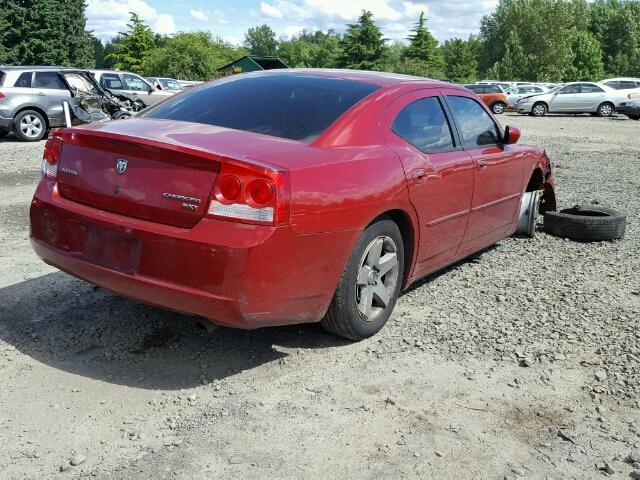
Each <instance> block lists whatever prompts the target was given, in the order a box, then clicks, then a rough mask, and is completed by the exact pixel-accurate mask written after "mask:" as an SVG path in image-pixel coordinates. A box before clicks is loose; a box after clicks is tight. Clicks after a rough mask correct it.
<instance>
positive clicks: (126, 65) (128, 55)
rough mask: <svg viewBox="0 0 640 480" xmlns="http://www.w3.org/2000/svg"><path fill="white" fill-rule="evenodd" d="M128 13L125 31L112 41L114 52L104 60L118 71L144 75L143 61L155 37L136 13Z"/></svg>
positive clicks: (150, 49)
mask: <svg viewBox="0 0 640 480" xmlns="http://www.w3.org/2000/svg"><path fill="white" fill-rule="evenodd" d="M129 13H130V14H131V19H130V22H129V23H128V24H127V31H126V32H120V34H119V35H118V37H117V38H116V39H114V40H113V42H112V43H113V48H114V51H113V53H109V54H108V55H107V56H106V57H105V58H106V60H108V61H109V62H110V63H111V64H112V65H113V67H115V68H118V69H120V70H129V71H131V72H134V73H144V66H143V65H144V61H145V59H146V57H147V55H149V54H150V53H151V51H152V50H153V49H154V47H155V35H154V33H153V31H152V30H151V28H149V26H148V25H147V24H146V23H144V21H143V20H142V19H141V18H140V16H139V15H138V14H137V13H134V12H129Z"/></svg>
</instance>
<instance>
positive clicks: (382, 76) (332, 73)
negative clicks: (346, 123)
mask: <svg viewBox="0 0 640 480" xmlns="http://www.w3.org/2000/svg"><path fill="white" fill-rule="evenodd" d="M281 72H282V73H294V74H299V75H315V76H321V77H329V78H341V79H345V80H355V81H358V82H364V83H371V84H373V85H377V86H379V87H386V86H389V85H395V84H399V83H410V82H411V83H414V82H420V83H422V84H428V85H433V86H443V85H450V84H448V83H446V82H441V81H439V80H432V79H430V78H424V77H414V76H411V75H402V74H399V73H388V72H371V71H366V70H348V69H338V68H336V69H333V68H282V69H273V70H263V71H257V72H251V73H248V74H247V75H272V74H274V73H281Z"/></svg>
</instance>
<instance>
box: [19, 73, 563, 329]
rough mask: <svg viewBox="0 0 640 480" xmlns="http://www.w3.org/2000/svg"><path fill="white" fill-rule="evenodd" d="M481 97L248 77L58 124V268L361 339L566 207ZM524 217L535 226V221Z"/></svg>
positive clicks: (54, 234) (43, 220)
mask: <svg viewBox="0 0 640 480" xmlns="http://www.w3.org/2000/svg"><path fill="white" fill-rule="evenodd" d="M519 136H520V132H519V131H518V130H517V129H515V128H511V129H509V128H508V127H507V128H506V129H503V128H501V127H500V125H499V124H498V122H497V121H496V120H495V119H494V118H493V116H492V114H491V113H490V112H489V110H488V109H487V108H486V107H485V106H484V105H482V104H481V103H479V102H478V100H477V98H476V97H475V95H473V94H472V93H471V92H469V91H468V90H466V89H464V88H462V87H457V86H454V85H450V84H446V83H441V82H436V81H431V80H425V79H418V78H413V77H406V76H399V75H392V74H384V73H374V72H356V71H348V70H342V71H341V70H285V71H268V72H258V73H250V74H243V75H236V76H231V77H227V78H224V79H222V80H218V81H214V82H211V83H208V84H205V85H201V86H198V87H194V88H193V89H190V90H188V91H186V92H184V93H180V94H178V95H176V96H174V97H172V98H170V99H168V100H167V101H165V102H163V103H161V104H159V105H157V106H155V107H152V108H150V109H149V110H147V111H145V112H144V113H143V114H141V115H139V116H138V117H137V118H134V119H130V120H120V121H112V122H109V123H100V124H94V125H87V126H82V127H74V128H65V129H58V130H55V131H53V133H52V135H51V137H50V138H49V140H48V141H47V144H46V147H45V152H44V159H43V176H42V180H41V181H40V183H39V185H38V187H37V190H36V192H35V195H34V198H33V201H32V204H31V242H32V246H33V248H34V250H35V251H36V252H37V254H38V255H39V256H40V257H41V258H42V259H43V260H44V261H45V262H47V263H48V264H50V265H53V266H56V267H58V268H59V269H61V270H63V271H65V272H68V273H70V274H72V275H75V276H77V277H79V278H82V279H84V280H86V281H88V282H91V283H93V284H96V285H100V286H102V287H104V288H106V289H108V290H111V291H113V292H116V293H118V294H121V295H124V296H127V297H131V298H134V299H138V300H141V301H143V302H147V303H150V304H153V305H158V306H161V307H165V308H168V309H172V310H176V311H180V312H186V313H190V314H195V315H201V316H203V317H206V318H207V319H210V320H211V321H212V322H215V323H217V324H222V325H228V326H233V327H240V328H257V327H264V326H271V325H284V324H293V323H302V322H322V325H323V326H324V327H325V328H327V329H328V330H329V331H331V332H333V333H335V334H337V335H341V336H343V337H346V338H349V339H354V340H358V339H362V338H365V337H369V336H371V335H373V334H375V333H376V332H377V331H379V330H380V329H381V328H382V327H383V325H384V324H385V323H386V322H387V320H388V318H389V316H390V315H391V312H392V309H393V307H394V305H395V302H396V300H397V298H398V296H399V294H400V292H401V291H402V289H404V288H407V287H408V286H409V285H411V284H412V283H413V282H415V281H416V280H418V279H420V278H422V277H424V276H426V275H428V274H430V273H432V272H434V271H436V270H438V269H441V268H443V267H445V266H447V265H450V264H452V263H454V262H456V261H458V260H460V259H462V258H464V257H466V256H468V255H470V254H472V253H474V252H477V251H478V250H481V249H483V248H485V247H486V246H488V245H491V244H492V243H495V242H496V241H498V240H500V239H501V238H504V237H506V236H508V235H511V234H513V233H514V232H515V231H516V228H517V226H518V224H519V221H520V224H526V225H528V226H525V227H524V230H523V231H525V232H528V233H529V234H531V235H532V234H533V231H534V229H532V225H533V226H534V227H535V224H534V221H533V220H532V219H535V213H536V211H537V210H540V211H541V212H544V211H545V210H549V209H555V197H554V187H553V180H552V176H551V164H550V161H549V159H548V158H547V156H546V154H545V153H544V151H543V150H542V149H540V148H535V147H526V146H517V145H515V143H516V142H517V141H518V138H519ZM523 219H524V220H523Z"/></svg>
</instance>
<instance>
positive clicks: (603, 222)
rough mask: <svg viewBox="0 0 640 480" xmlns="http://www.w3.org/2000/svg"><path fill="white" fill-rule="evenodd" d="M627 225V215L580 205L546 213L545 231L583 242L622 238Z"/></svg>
mask: <svg viewBox="0 0 640 480" xmlns="http://www.w3.org/2000/svg"><path fill="white" fill-rule="evenodd" d="M626 225H627V217H626V215H623V214H621V213H620V212H618V211H616V210H613V209H611V208H604V207H598V206H595V205H583V206H579V205H578V206H575V207H573V208H567V209H565V210H561V211H559V212H546V213H545V215H544V230H545V232H547V233H550V234H551V235H556V236H558V237H564V238H570V239H572V240H578V241H581V242H600V241H604V240H616V239H619V238H622V236H623V235H624V232H625V229H626Z"/></svg>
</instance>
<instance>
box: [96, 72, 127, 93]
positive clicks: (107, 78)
mask: <svg viewBox="0 0 640 480" xmlns="http://www.w3.org/2000/svg"><path fill="white" fill-rule="evenodd" d="M100 84H101V85H102V86H103V87H104V88H108V89H109V90H124V88H123V87H122V81H121V80H120V77H118V75H114V74H112V73H105V74H103V75H102V78H101V79H100Z"/></svg>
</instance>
